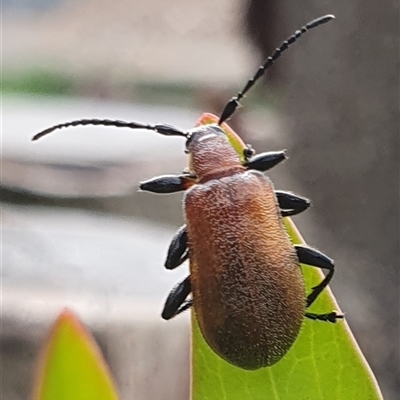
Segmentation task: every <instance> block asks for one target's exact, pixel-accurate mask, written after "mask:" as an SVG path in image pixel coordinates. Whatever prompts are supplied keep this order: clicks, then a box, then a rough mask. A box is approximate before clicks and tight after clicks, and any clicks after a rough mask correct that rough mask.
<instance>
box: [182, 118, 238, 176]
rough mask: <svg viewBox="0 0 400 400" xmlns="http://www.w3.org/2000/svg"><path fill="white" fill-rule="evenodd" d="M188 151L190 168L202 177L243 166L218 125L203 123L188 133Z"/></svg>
mask: <svg viewBox="0 0 400 400" xmlns="http://www.w3.org/2000/svg"><path fill="white" fill-rule="evenodd" d="M187 137H188V139H187V141H186V151H187V153H189V169H190V170H191V171H192V172H193V173H194V174H195V175H196V176H197V177H198V178H199V179H201V178H202V177H204V176H205V175H208V174H210V173H212V172H213V171H218V170H221V169H227V168H231V167H236V166H239V167H241V162H240V158H239V155H238V153H237V152H236V151H235V149H234V148H233V147H232V146H231V145H230V143H229V141H228V139H227V137H226V134H225V132H224V131H223V130H222V129H221V128H220V127H219V126H218V125H217V124H213V125H201V126H198V127H196V128H193V129H191V130H190V131H188V133H187Z"/></svg>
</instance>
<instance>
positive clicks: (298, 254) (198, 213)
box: [33, 15, 343, 370]
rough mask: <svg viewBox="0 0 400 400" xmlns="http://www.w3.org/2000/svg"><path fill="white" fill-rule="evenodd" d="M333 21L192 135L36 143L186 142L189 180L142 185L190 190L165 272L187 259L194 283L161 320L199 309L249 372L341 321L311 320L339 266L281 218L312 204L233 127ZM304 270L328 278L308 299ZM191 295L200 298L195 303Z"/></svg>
mask: <svg viewBox="0 0 400 400" xmlns="http://www.w3.org/2000/svg"><path fill="white" fill-rule="evenodd" d="M332 18H334V17H333V16H331V15H327V16H324V17H321V18H318V19H316V20H313V21H311V22H309V23H308V24H306V25H305V26H304V27H303V28H302V29H301V30H299V31H296V32H295V34H294V35H292V36H290V37H289V38H288V39H287V40H286V41H284V42H283V43H282V45H281V46H280V47H279V48H278V49H276V50H275V52H274V53H273V54H272V56H271V57H269V58H268V59H267V60H266V61H265V62H264V63H263V64H262V65H261V66H260V67H259V68H258V70H257V72H256V74H255V75H254V76H253V77H252V78H251V79H250V80H249V81H248V82H247V83H246V85H245V87H244V88H243V90H242V91H241V92H239V93H238V95H237V96H236V97H234V98H232V99H231V100H230V101H229V102H228V104H227V105H226V107H225V109H224V110H223V112H222V113H221V117H220V118H219V120H218V123H214V124H204V123H205V121H209V120H210V119H211V120H212V119H213V116H210V115H208V114H205V115H203V117H202V119H201V122H200V124H201V125H200V126H198V127H196V128H193V129H192V130H190V131H188V132H184V131H181V130H180V129H177V128H175V127H172V126H170V125H165V124H158V125H146V124H140V123H136V122H124V121H111V120H96V119H87V120H86V119H84V120H77V121H72V122H68V123H64V124H59V125H56V126H53V127H51V128H49V129H46V130H44V131H42V132H40V133H39V134H37V135H36V136H34V138H33V140H36V139H38V138H40V137H42V136H44V135H46V134H48V133H50V132H52V131H54V130H56V129H60V128H64V127H68V126H76V125H106V126H116V127H127V128H131V129H148V130H153V131H156V132H158V133H160V134H163V135H167V136H183V137H185V138H186V139H187V141H186V150H187V152H188V154H189V156H190V160H189V171H188V172H184V173H182V174H180V175H164V176H160V177H156V178H153V179H150V180H148V181H146V182H142V183H141V185H140V188H141V189H142V190H145V191H150V192H154V193H174V192H178V191H184V190H185V191H186V192H185V196H184V200H183V204H184V214H185V220H186V225H184V226H183V227H181V228H180V229H179V230H178V232H177V233H176V235H175V236H174V238H173V239H172V242H171V244H170V247H169V250H168V255H167V259H166V262H165V267H166V268H167V269H173V268H176V267H178V266H179V265H181V264H182V263H183V262H184V261H185V260H186V259H187V258H189V261H190V275H189V276H188V277H187V278H186V279H184V280H183V281H182V282H181V283H179V284H178V285H176V286H175V287H174V288H173V289H172V291H171V293H170V294H169V296H168V298H167V300H166V303H165V306H164V310H163V312H162V317H163V318H164V319H167V320H168V319H170V318H172V317H174V316H176V315H178V314H179V313H181V312H182V311H184V310H186V309H188V308H189V307H191V306H192V305H193V307H194V312H195V315H196V318H197V321H198V323H199V327H200V330H201V332H202V334H203V336H204V338H205V340H206V341H207V343H208V344H209V345H210V347H211V348H212V349H213V350H214V351H215V352H216V353H217V354H219V355H220V356H221V357H222V358H223V359H225V360H226V361H228V362H230V363H231V364H233V365H236V366H238V367H240V368H244V369H250V370H252V369H257V368H260V367H266V366H270V365H273V364H274V363H276V362H277V361H279V360H280V359H281V358H282V357H283V356H284V355H285V354H286V352H287V351H288V350H289V348H290V347H291V346H292V344H293V342H294V341H295V339H296V337H297V336H298V334H299V331H300V327H301V324H302V321H303V319H304V316H305V317H307V318H311V319H314V320H321V321H329V322H335V321H336V320H337V319H338V318H343V316H342V315H338V314H337V313H336V312H334V311H333V312H330V313H327V314H313V313H308V312H306V308H307V307H309V306H310V305H311V304H312V303H313V302H314V301H315V299H316V298H317V296H318V295H319V294H320V293H321V292H322V290H323V289H324V288H325V287H326V286H327V285H328V283H329V282H330V280H331V279H332V276H333V272H334V264H333V261H332V260H331V259H330V258H328V257H327V256H325V255H324V254H322V253H320V252H319V251H317V250H314V249H312V248H309V247H305V246H300V245H292V244H291V242H290V240H289V237H288V235H287V233H286V231H285V228H284V226H283V224H282V217H285V216H290V215H295V214H298V213H300V212H302V211H304V210H305V209H307V208H308V207H309V204H310V203H309V201H308V200H307V199H305V198H303V197H299V196H296V195H294V194H292V193H289V192H283V191H275V190H274V187H273V184H272V182H271V181H270V180H269V178H268V177H266V176H265V175H264V174H263V172H265V171H267V170H268V169H270V168H272V167H273V166H275V165H276V164H278V163H279V162H281V161H283V160H284V159H285V153H284V152H283V151H278V152H267V153H262V154H259V155H257V156H255V155H254V151H253V150H252V149H251V148H250V147H249V146H245V145H244V144H243V142H242V141H241V140H240V138H239V137H238V136H237V135H235V134H234V133H233V132H232V131H230V130H229V127H227V126H226V124H224V121H226V120H227V119H228V118H229V117H230V116H232V114H233V113H234V112H235V110H236V108H237V106H238V104H239V101H240V100H241V99H242V98H243V96H244V95H245V94H246V92H247V91H248V90H249V89H250V88H251V87H252V86H253V85H254V83H255V82H256V81H257V80H258V79H259V78H260V77H261V76H262V75H263V74H264V72H265V70H266V69H267V68H268V67H269V66H270V65H272V64H273V62H274V61H275V60H276V59H277V58H278V57H279V56H280V55H281V54H282V52H283V51H285V50H286V49H287V48H288V47H289V45H290V44H292V43H294V42H295V41H296V40H297V39H298V38H299V37H300V36H301V35H302V34H303V33H305V32H306V31H307V30H309V29H311V28H314V27H317V26H319V25H321V24H324V23H326V22H328V21H330V20H331V19H332ZM300 263H302V264H308V265H311V266H315V267H319V268H324V269H327V270H328V271H329V272H328V274H327V275H326V276H325V278H324V279H323V280H322V282H321V283H320V284H318V285H317V286H315V287H314V288H313V289H312V291H311V293H310V294H309V295H308V296H306V295H305V287H304V281H303V277H302V273H301V269H300ZM191 293H192V299H188V297H189V295H190V294H191Z"/></svg>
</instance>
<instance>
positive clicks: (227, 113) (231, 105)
mask: <svg viewBox="0 0 400 400" xmlns="http://www.w3.org/2000/svg"><path fill="white" fill-rule="evenodd" d="M334 18H335V17H334V16H333V15H324V16H323V17H320V18H317V19H314V20H313V21H310V22H309V23H308V24H306V25H304V26H303V27H302V28H301V29H300V30H298V31H296V32H295V33H294V34H293V35H292V36H290V37H289V38H288V39H286V40H285V41H284V42H283V43H282V44H281V45H280V47H278V48H276V49H275V51H274V52H273V53H272V55H271V56H269V57H268V58H267V59H266V60H265V61H264V63H263V64H262V65H260V67H258V70H257V72H256V73H255V74H254V76H253V77H252V78H251V79H249V80H248V81H247V83H246V85H245V86H244V88H243V89H242V91H241V92H239V93H238V94H237V95H236V96H235V97H232V98H231V99H230V100H229V102H228V103H227V105H226V106H225V108H224V110H223V111H222V113H221V116H220V118H219V121H218V125H221V124H222V123H223V122H224V121H226V120H227V119H228V118H229V117H231V116H232V115H233V113H234V112H235V111H236V108H237V106H238V105H239V102H240V100H241V99H242V98H243V96H244V95H245V94H246V93H247V92H248V91H249V90H250V89H251V88H252V87H253V85H254V84H255V83H256V82H257V81H258V79H260V78H261V77H262V76H263V75H264V73H265V71H266V70H267V69H268V68H269V67H270V66H271V65H272V64H273V63H274V62H275V60H276V59H277V58H279V57H280V56H281V55H282V53H283V52H284V51H285V50H287V49H288V48H289V46H290V45H291V44H293V43H294V42H295V41H296V40H297V39H299V38H300V37H301V36H302V35H303V34H304V33H306V32H307V31H308V30H310V29H312V28H316V27H317V26H319V25H322V24H325V23H326V22H329V21H330V20H332V19H334Z"/></svg>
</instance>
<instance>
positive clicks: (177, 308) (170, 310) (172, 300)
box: [161, 275, 192, 320]
mask: <svg viewBox="0 0 400 400" xmlns="http://www.w3.org/2000/svg"><path fill="white" fill-rule="evenodd" d="M191 291H192V287H191V285H190V275H189V276H188V277H186V278H185V279H184V280H183V281H182V282H180V283H178V284H177V285H175V286H174V287H173V289H172V290H171V292H170V294H169V295H168V297H167V300H166V301H165V305H164V309H163V312H162V314H161V316H162V317H163V318H164V319H166V320H168V319H171V318H173V317H175V316H176V315H178V314H180V313H181V312H183V311H185V310H187V309H188V308H190V307H191V306H192V300H186V298H187V297H188V296H189V294H190V292H191Z"/></svg>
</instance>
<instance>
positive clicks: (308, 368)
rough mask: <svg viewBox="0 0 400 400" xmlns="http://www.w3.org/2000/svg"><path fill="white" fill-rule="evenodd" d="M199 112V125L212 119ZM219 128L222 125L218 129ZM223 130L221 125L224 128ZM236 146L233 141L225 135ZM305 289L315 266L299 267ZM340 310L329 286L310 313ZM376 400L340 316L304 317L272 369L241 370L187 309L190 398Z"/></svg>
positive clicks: (294, 235)
mask: <svg viewBox="0 0 400 400" xmlns="http://www.w3.org/2000/svg"><path fill="white" fill-rule="evenodd" d="M216 122H217V117H215V116H212V115H211V116H210V115H209V114H205V115H203V116H202V118H201V119H200V120H199V123H200V124H207V123H216ZM223 128H224V127H223ZM224 130H225V129H224ZM230 135H231V136H230V139H229V140H230V141H231V138H233V140H234V141H235V146H234V148H235V149H236V147H238V148H239V151H238V150H237V151H238V153H239V154H241V153H242V152H241V150H240V146H241V144H240V143H239V141H238V139H236V138H235V136H234V134H232V133H230ZM284 223H285V226H286V229H287V232H288V234H289V236H290V238H291V240H292V242H293V243H294V244H304V241H303V239H302V238H301V236H300V234H299V232H298V231H297V229H296V227H295V225H294V224H293V222H292V221H291V220H290V219H289V218H285V219H284ZM302 271H303V276H304V280H305V283H306V287H307V288H308V290H310V289H311V288H312V287H313V286H315V285H316V284H317V283H319V282H321V280H322V279H323V274H322V272H321V271H320V270H319V269H318V268H312V267H309V266H305V265H302ZM332 310H337V311H339V312H340V310H339V307H338V305H337V303H336V300H335V298H334V297H333V295H332V292H331V291H330V289H329V288H328V289H326V290H324V292H323V293H322V294H321V295H320V296H319V297H318V299H317V300H316V302H315V303H314V304H313V305H312V307H310V309H309V311H310V312H315V313H327V312H330V311H332ZM291 399H295V400H306V399H307V400H347V399H348V400H354V399H360V400H378V399H382V395H381V393H380V390H379V387H378V385H377V382H376V379H375V377H374V375H373V373H372V371H371V369H370V368H369V365H368V364H367V362H366V360H365V358H364V356H363V354H362V353H361V351H360V349H359V347H358V345H357V343H356V341H355V339H354V337H353V335H352V333H351V331H350V329H349V327H348V325H347V322H346V321H345V320H339V321H338V322H336V323H335V324H332V323H327V322H321V321H312V320H308V319H305V320H304V323H303V327H302V329H301V332H300V335H299V337H298V338H297V339H296V342H295V343H294V345H293V346H292V348H291V349H290V350H289V352H288V353H287V354H286V355H285V356H284V357H283V358H282V360H280V361H279V362H278V363H276V364H275V365H273V366H272V367H267V368H262V369H259V370H256V371H246V370H242V369H240V368H237V367H234V366H232V365H230V364H228V363H227V362H225V361H224V360H222V359H221V358H220V357H219V356H217V355H216V354H215V353H214V352H213V351H212V350H211V349H210V347H209V346H208V345H207V344H206V342H205V341H204V339H203V337H202V334H201V333H200V330H199V327H198V325H197V322H196V319H195V317H194V313H193V312H192V400H291Z"/></svg>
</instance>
